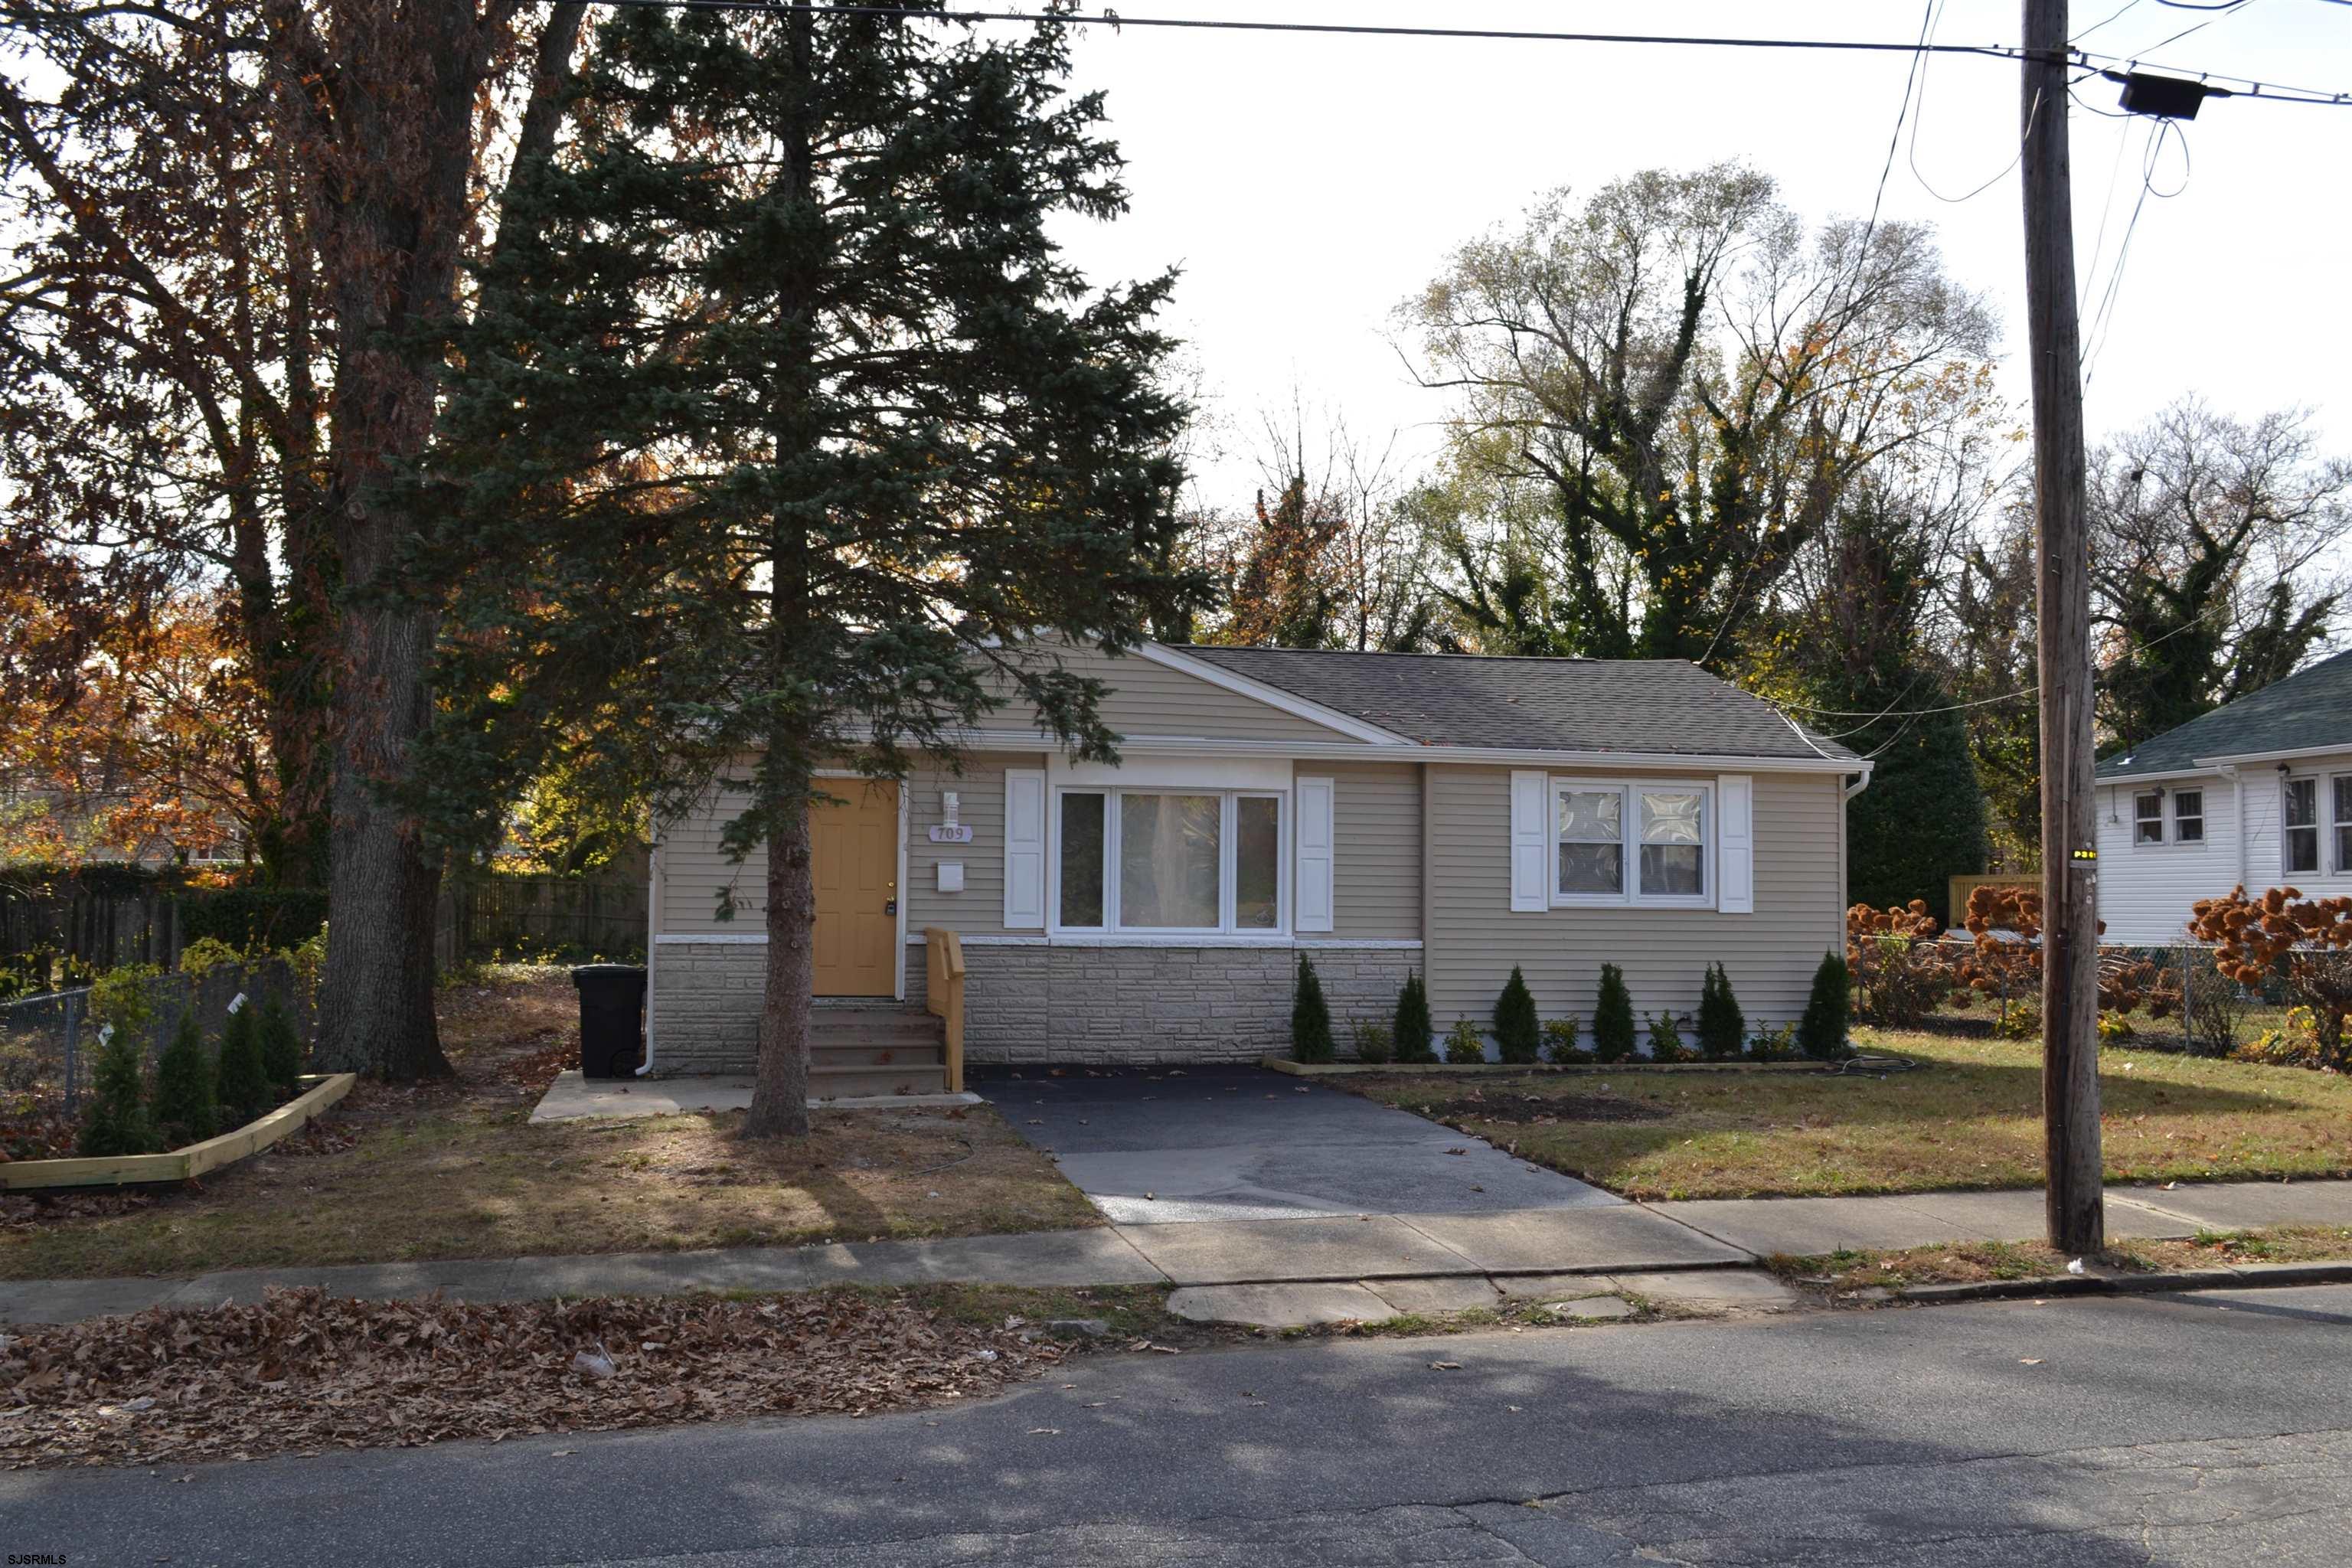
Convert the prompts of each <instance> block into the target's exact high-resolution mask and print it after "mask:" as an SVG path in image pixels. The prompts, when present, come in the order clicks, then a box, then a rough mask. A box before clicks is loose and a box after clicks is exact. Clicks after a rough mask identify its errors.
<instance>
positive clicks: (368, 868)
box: [312, 605, 452, 1082]
mask: <svg viewBox="0 0 2352 1568" xmlns="http://www.w3.org/2000/svg"><path fill="white" fill-rule="evenodd" d="M432 649H433V623H432V619H431V617H430V616H426V615H424V614H420V613H419V612H417V611H415V610H414V609H409V608H405V607H401V608H387V607H380V606H374V605H370V606H364V607H363V606H360V605H350V606H347V607H346V608H345V610H344V612H343V650H342V651H343V658H342V663H343V672H342V678H341V679H340V680H338V682H337V683H336V694H337V706H338V708H339V709H341V710H342V711H341V712H340V714H339V715H338V717H339V723H338V725H337V737H336V752H335V789H334V846H335V849H334V857H333V860H332V862H331V865H330V867H329V870H328V884H327V888H328V891H327V910H328V926H327V931H328V942H327V968H326V973H325V974H324V976H323V977H322V979H321V983H320V993H319V1042H318V1045H317V1047H315V1048H314V1050H313V1052H312V1055H313V1057H314V1058H315V1059H316V1060H317V1062H318V1064H319V1065H320V1067H321V1068H324V1069H326V1070H327V1071H330V1072H345V1071H348V1072H364V1073H369V1074H372V1075H373V1076H374V1077H377V1078H382V1079H392V1080H394V1081H395V1082H406V1081H409V1080H412V1079H420V1078H447V1077H449V1076H451V1072H452V1069H451V1068H450V1066H449V1058H447V1057H446V1056H444V1055H443V1054H442V1051H441V1040H440V1032H439V1027H438V1026H437V1024H436V1021H435V1018H434V1016H433V922H434V905H435V904H436V901H437V900H438V898H439V895H440V890H441V866H440V858H439V857H438V855H437V854H436V853H434V852H433V851H431V850H430V849H428V847H426V846H425V843H424V840H423V837H422V835H421V833H420V831H419V829H418V826H417V824H416V822H415V819H414V818H413V817H412V816H409V815H408V814H407V813H406V812H405V811H403V810H402V809H400V808H399V807H398V806H395V805H392V804H391V803H389V802H387V801H385V800H383V799H381V798H380V797H379V796H378V795H377V793H376V787H375V786H376V784H377V783H378V781H382V780H387V779H395V778H399V777H401V776H403V773H404V769H405V766H406V761H407V751H408V743H409V742H410V741H411V740H413V739H414V738H415V735H416V734H417V733H418V732H419V731H421V730H422V728H423V727H424V723H425V709H426V706H427V702H428V693H427V687H426V684H425V670H426V662H427V660H428V659H429V658H431V656H432Z"/></svg>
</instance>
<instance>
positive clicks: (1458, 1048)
mask: <svg viewBox="0 0 2352 1568" xmlns="http://www.w3.org/2000/svg"><path fill="white" fill-rule="evenodd" d="M1445 1059H1446V1060H1447V1061H1449V1062H1453V1063H1454V1064H1456V1065H1457V1066H1461V1065H1466V1064H1468V1063H1471V1062H1483V1061H1485V1060H1486V1040H1485V1038H1484V1037H1481V1036H1480V1035H1479V1033H1478V1026H1477V1025H1475V1024H1474V1023H1472V1022H1471V1021H1470V1020H1469V1019H1467V1018H1459V1019H1456V1020H1455V1021H1454V1027H1453V1028H1452V1029H1450V1030H1448V1031H1447V1033H1446V1036H1445Z"/></svg>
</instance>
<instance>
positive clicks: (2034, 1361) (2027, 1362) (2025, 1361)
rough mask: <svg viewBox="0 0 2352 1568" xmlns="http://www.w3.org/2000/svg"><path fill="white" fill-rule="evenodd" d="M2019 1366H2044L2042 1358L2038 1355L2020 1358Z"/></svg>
mask: <svg viewBox="0 0 2352 1568" xmlns="http://www.w3.org/2000/svg"><path fill="white" fill-rule="evenodd" d="M2018 1364H2019V1365H2020V1366H2040V1365H2041V1364H2042V1358H2041V1357H2040V1356H2038V1355H2029V1356H2020V1357H2019V1358H2018Z"/></svg>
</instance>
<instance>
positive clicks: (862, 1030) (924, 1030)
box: [809, 1008, 942, 1045]
mask: <svg viewBox="0 0 2352 1568" xmlns="http://www.w3.org/2000/svg"><path fill="white" fill-rule="evenodd" d="M941 1030H942V1026H941V1024H940V1020H939V1019H938V1018H936V1017H934V1016H931V1015H930V1014H929V1013H865V1012H842V1013H827V1012H825V1011H824V1009H822V1008H820V1009H819V1010H818V1011H817V1012H815V1013H814V1014H813V1015H812V1016H810V1018H809V1040H810V1042H811V1043H812V1044H815V1045H866V1044H884V1045H887V1044H895V1043H897V1042H898V1041H901V1040H929V1041H930V1042H932V1043H934V1044H936V1043H937V1042H938V1041H939V1039H940V1035H941Z"/></svg>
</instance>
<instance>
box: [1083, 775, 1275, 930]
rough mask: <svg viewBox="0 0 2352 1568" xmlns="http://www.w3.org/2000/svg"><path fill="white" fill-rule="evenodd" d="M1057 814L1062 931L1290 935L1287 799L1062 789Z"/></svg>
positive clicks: (1214, 792)
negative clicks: (1286, 871)
mask: <svg viewBox="0 0 2352 1568" xmlns="http://www.w3.org/2000/svg"><path fill="white" fill-rule="evenodd" d="M1284 828H1285V825H1284V821H1283V797H1282V796H1281V795H1276V794H1272V793H1259V792H1251V791H1241V790H1185V789H1108V788H1107V789H1066V790H1063V791H1062V792H1061V795H1060V799H1059V800H1058V801H1057V802H1056V803H1055V897H1054V905H1053V907H1054V915H1055V927H1056V928H1057V929H1059V930H1061V931H1077V932H1086V931H1103V932H1111V931H1135V932H1142V933H1150V932H1165V933H1171V934H1172V933H1179V932H1181V933H1186V934H1194V935H1202V934H1213V933H1223V932H1231V933H1234V934H1240V935H1248V934H1252V933H1259V934H1265V935H1268V936H1271V935H1276V934H1278V933H1279V932H1281V931H1283V930H1284V929H1285V916H1286V910H1285V908H1284V892H1285V888H1284V879H1283V863H1284V855H1283V845H1284Z"/></svg>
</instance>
